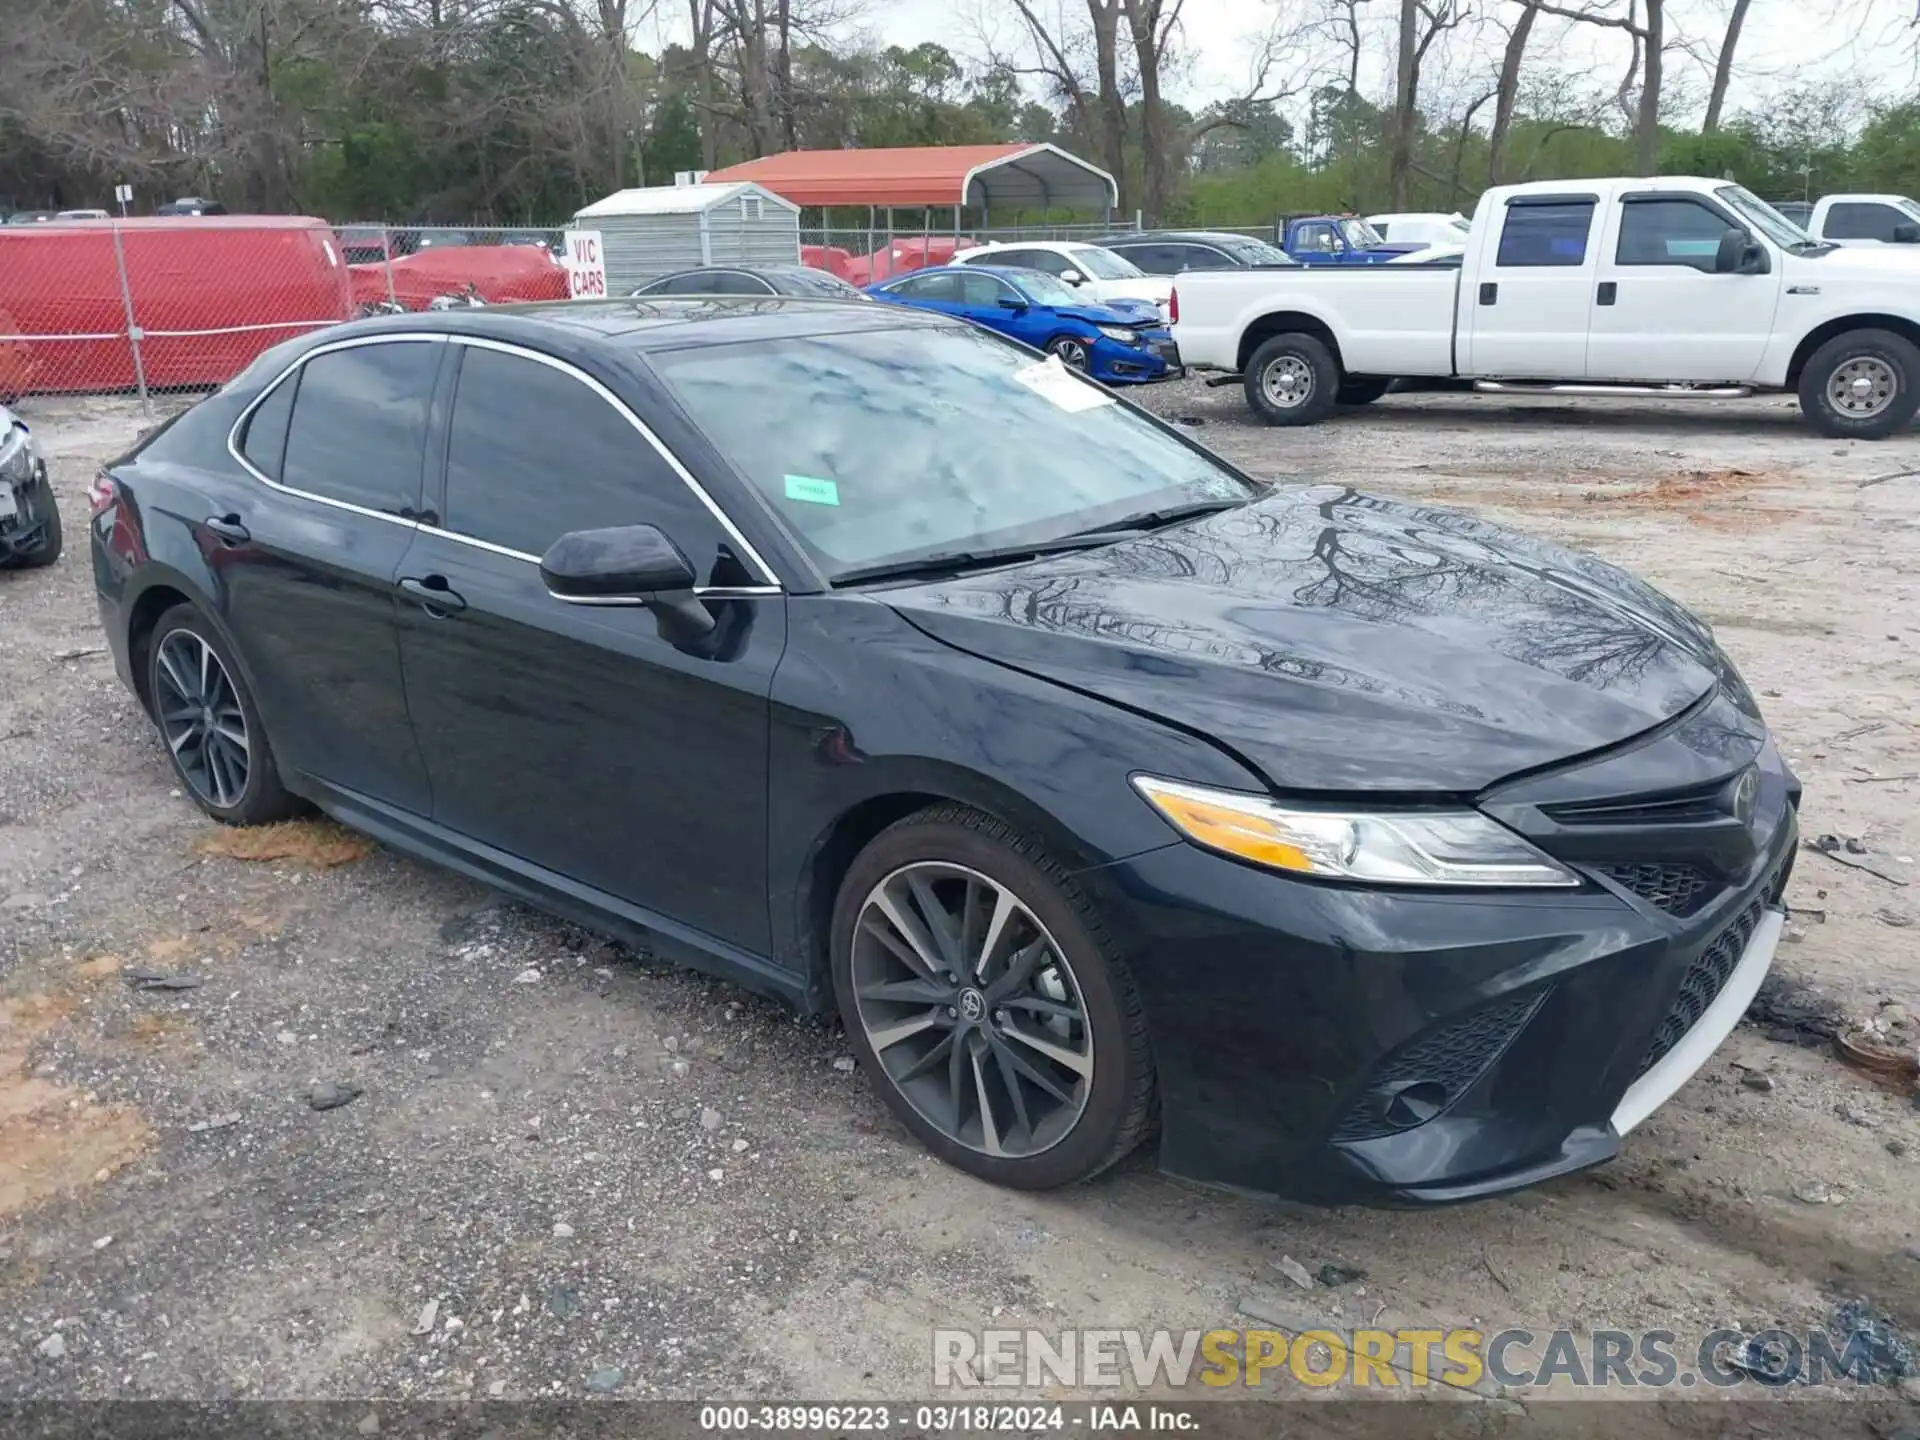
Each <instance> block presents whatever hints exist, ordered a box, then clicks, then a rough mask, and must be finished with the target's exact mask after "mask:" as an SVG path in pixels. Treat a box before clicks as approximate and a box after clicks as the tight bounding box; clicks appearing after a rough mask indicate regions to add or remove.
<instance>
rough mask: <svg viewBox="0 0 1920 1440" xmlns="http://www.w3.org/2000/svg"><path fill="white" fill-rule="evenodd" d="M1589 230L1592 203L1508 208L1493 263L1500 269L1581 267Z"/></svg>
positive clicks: (1574, 202)
mask: <svg viewBox="0 0 1920 1440" xmlns="http://www.w3.org/2000/svg"><path fill="white" fill-rule="evenodd" d="M1592 228H1593V202H1592V201H1591V200H1566V201H1556V202H1553V203H1551V204H1541V205H1509V206H1507V219H1506V224H1504V225H1503V226H1502V227H1501V229H1500V253H1499V255H1498V257H1497V258H1496V259H1495V261H1494V263H1495V264H1496V265H1498V266H1500V267H1501V268H1503V269H1511V268H1514V267H1517V266H1535V265H1570V266H1575V267H1577V266H1580V265H1584V264H1586V261H1587V232H1588V231H1590V230H1591V229H1592Z"/></svg>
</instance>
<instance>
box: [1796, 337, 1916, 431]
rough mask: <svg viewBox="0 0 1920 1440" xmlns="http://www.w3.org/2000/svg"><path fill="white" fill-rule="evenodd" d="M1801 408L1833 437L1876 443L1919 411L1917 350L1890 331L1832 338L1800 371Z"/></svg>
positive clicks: (1907, 423) (1809, 358)
mask: <svg viewBox="0 0 1920 1440" xmlns="http://www.w3.org/2000/svg"><path fill="white" fill-rule="evenodd" d="M1836 396H1837V397H1838V398H1836ZM1800 409H1801V411H1802V412H1803V413H1804V414H1805V415H1806V417H1807V419H1808V421H1809V422H1810V423H1811V424H1812V425H1813V428H1814V429H1816V430H1818V431H1819V432H1820V433H1821V434H1822V435H1831V436H1834V437H1835V438H1837V439H1843V440H1879V439H1881V438H1883V437H1885V436H1887V435H1891V434H1892V433H1893V432H1894V431H1896V430H1902V429H1905V428H1906V427H1907V426H1908V425H1909V424H1911V423H1912V421H1913V416H1914V412H1915V410H1916V409H1920V349H1916V348H1915V347H1914V345H1913V342H1912V341H1910V340H1907V339H1905V338H1904V337H1902V336H1899V335H1896V334H1894V333H1893V332H1892V331H1890V330H1848V331H1845V332H1844V333H1842V334H1839V335H1836V336H1834V337H1833V339H1831V340H1829V341H1827V343H1826V344H1824V345H1822V346H1821V347H1820V348H1819V349H1818V350H1816V351H1814V352H1813V354H1812V355H1811V356H1809V357H1808V359H1807V363H1806V365H1805V367H1804V368H1803V369H1802V370H1801V371H1800Z"/></svg>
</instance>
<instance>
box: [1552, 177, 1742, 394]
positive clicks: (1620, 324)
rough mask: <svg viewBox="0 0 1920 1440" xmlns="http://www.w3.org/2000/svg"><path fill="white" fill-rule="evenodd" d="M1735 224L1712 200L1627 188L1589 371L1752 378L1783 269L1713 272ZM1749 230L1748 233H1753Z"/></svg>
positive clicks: (1607, 260)
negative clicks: (1717, 255)
mask: <svg viewBox="0 0 1920 1440" xmlns="http://www.w3.org/2000/svg"><path fill="white" fill-rule="evenodd" d="M1729 229H1733V230H1741V231H1745V230H1746V226H1745V225H1743V224H1742V223H1741V222H1740V221H1739V220H1738V219H1737V218H1736V217H1735V216H1734V214H1733V213H1732V212H1731V211H1729V210H1726V209H1723V208H1722V207H1721V206H1720V205H1719V204H1717V203H1716V202H1715V201H1714V200H1713V199H1712V197H1710V196H1706V195H1694V194H1688V193H1684V192H1681V193H1676V192H1673V191H1657V190H1654V191H1642V192H1640V193H1637V194H1634V193H1628V194H1625V195H1622V196H1621V197H1620V198H1619V200H1618V201H1617V202H1616V203H1615V204H1614V207H1613V216H1612V219H1611V223H1610V224H1609V225H1608V227H1607V236H1606V239H1605V241H1604V242H1603V245H1602V251H1603V254H1602V258H1601V262H1600V268H1599V270H1598V272H1597V273H1596V276H1595V286H1594V303H1593V319H1592V324H1591V329H1590V331H1589V334H1588V339H1587V373H1588V374H1589V375H1591V376H1592V377H1593V378H1594V379H1596V380H1692V381H1741V380H1750V379H1752V378H1753V374H1754V372H1755V371H1756V370H1758V369H1759V368H1760V361H1761V358H1762V356H1764V355H1765V353H1766V349H1767V344H1768V342H1769V340H1770V339H1771V338H1772V332H1773V312H1774V309H1775V306H1776V305H1777V304H1778V302H1779V297H1780V275H1779V273H1778V272H1777V270H1774V269H1772V268H1770V269H1769V271H1768V273H1766V274H1763V275H1739V274H1716V273H1715V271H1714V268H1713V266H1714V254H1715V252H1716V251H1717V250H1718V249H1719V248H1720V237H1721V236H1722V235H1723V234H1725V233H1726V232H1727V231H1728V230H1729ZM1749 233H1750V232H1749Z"/></svg>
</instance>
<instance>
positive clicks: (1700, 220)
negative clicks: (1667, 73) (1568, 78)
mask: <svg viewBox="0 0 1920 1440" xmlns="http://www.w3.org/2000/svg"><path fill="white" fill-rule="evenodd" d="M1170 308H1171V310H1172V318H1173V322H1174V324H1173V328H1174V338H1175V340H1176V341H1177V342H1178V344H1179V346H1180V355H1181V358H1182V360H1184V361H1185V362H1186V364H1188V365H1189V366H1192V367H1195V368H1198V369H1212V370H1219V371H1225V372H1228V375H1229V376H1234V375H1237V376H1240V377H1241V378H1242V379H1243V381H1244V384H1245V389H1246V395H1247V403H1248V404H1249V405H1250V406H1251V407H1252V408H1253V410H1254V411H1255V413H1257V414H1258V415H1260V416H1261V417H1262V418H1263V419H1265V420H1267V421H1268V422H1269V423H1272V424H1275V425H1310V424H1313V423H1315V422H1316V421H1319V420H1323V419H1325V418H1326V417H1327V416H1328V415H1329V414H1330V413H1331V412H1332V411H1333V408H1334V406H1335V405H1337V404H1341V403H1346V404H1366V403H1368V402H1369V401H1372V400H1375V399H1377V398H1379V397H1380V396H1381V395H1382V394H1384V393H1385V392H1386V390H1387V387H1388V386H1389V384H1391V382H1392V381H1394V380H1395V379H1410V378H1425V379H1437V380H1458V381H1462V382H1470V383H1471V384H1472V385H1473V387H1474V388H1475V389H1478V390H1486V391H1495V392H1500V393H1504V394H1555V395H1621V396H1649V395H1657V396H1662V397H1676V398H1690V399H1716V398H1730V397H1734V396H1739V395H1747V394H1751V393H1752V392H1753V391H1755V390H1792V391H1796V392H1798V394H1799V397H1800V405H1801V409H1802V410H1803V411H1804V412H1805V414H1806V416H1807V418H1808V419H1809V420H1810V421H1811V422H1812V423H1813V425H1814V426H1815V427H1816V428H1818V429H1819V430H1820V431H1822V432H1823V433H1825V434H1828V435H1836V436H1846V437H1851V438H1857V439H1879V438H1880V437H1882V436H1885V435H1888V434H1891V433H1892V432H1894V431H1895V430H1898V429H1901V428H1902V427H1904V426H1906V425H1907V424H1908V423H1909V422H1910V421H1911V420H1912V419H1913V416H1914V412H1915V409H1916V408H1917V407H1920V265H1915V264H1914V263H1913V260H1912V257H1911V256H1909V255H1903V254H1900V253H1898V252H1897V251H1896V250H1895V249H1894V248H1893V247H1878V246H1870V247H1865V248H1847V249H1842V248H1840V247H1838V246H1835V245H1831V244H1824V243H1820V242H1816V241H1813V240H1810V239H1809V238H1808V237H1807V235H1806V234H1805V232H1803V231H1802V230H1801V229H1800V228H1799V227H1798V226H1796V225H1794V224H1793V223H1792V222H1790V221H1788V220H1786V219H1784V218H1782V217H1781V216H1780V215H1779V213H1778V212H1776V211H1775V210H1774V209H1773V208H1772V207H1770V206H1769V205H1767V204H1766V203H1765V202H1764V201H1762V200H1759V199H1757V198H1755V197H1754V196H1753V195H1751V194H1749V193H1748V192H1747V191H1745V190H1743V189H1741V188H1740V187H1739V186H1738V185H1733V184H1728V183H1725V182H1722V181H1717V180H1698V179H1683V178H1677V177H1662V178H1660V179H1652V180H1647V179H1618V180H1566V181H1558V182H1544V183H1534V184H1528V185H1507V186H1501V187H1498V188H1495V189H1492V190H1489V191H1487V193H1486V194H1485V195H1483V196H1482V197H1481V199H1480V204H1479V207H1478V209H1476V210H1475V212H1474V217H1473V224H1472V228H1471V229H1470V231H1469V233H1468V238H1467V246H1466V249H1465V251H1464V253H1461V254H1457V255H1449V256H1446V257H1444V258H1441V259H1437V260H1433V261H1431V262H1428V263H1425V264H1412V263H1409V264H1399V265H1379V266H1354V267H1351V268H1349V267H1346V266H1325V267H1315V268H1309V267H1301V268H1299V269H1296V270H1220V271H1203V272H1193V273H1189V274H1185V275H1182V276H1180V277H1179V281H1178V284H1177V286H1176V288H1175V292H1174V297H1173V301H1172V305H1171V307H1170ZM1213 383H1229V382H1228V380H1226V379H1219V380H1216V381H1215V382H1213Z"/></svg>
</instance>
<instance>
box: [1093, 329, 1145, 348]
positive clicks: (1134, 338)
mask: <svg viewBox="0 0 1920 1440" xmlns="http://www.w3.org/2000/svg"><path fill="white" fill-rule="evenodd" d="M1093 328H1094V329H1096V330H1098V331H1099V332H1100V333H1101V334H1102V335H1104V336H1106V337H1107V338H1108V339H1109V340H1118V341H1119V342H1120V343H1121V344H1122V345H1138V344H1139V343H1140V337H1139V336H1138V335H1136V334H1134V333H1133V331H1131V330H1128V329H1126V328H1125V327H1124V326H1120V325H1096V326H1094V327H1093Z"/></svg>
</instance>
